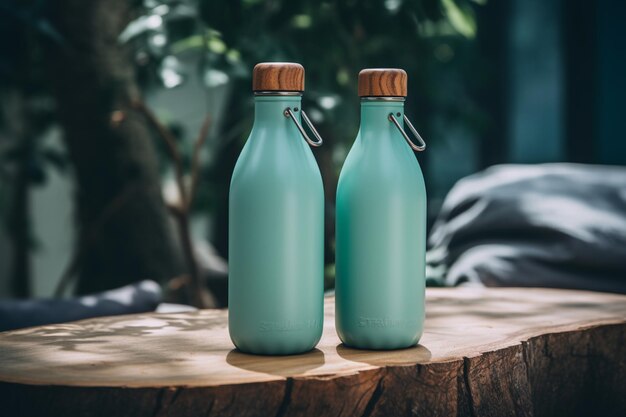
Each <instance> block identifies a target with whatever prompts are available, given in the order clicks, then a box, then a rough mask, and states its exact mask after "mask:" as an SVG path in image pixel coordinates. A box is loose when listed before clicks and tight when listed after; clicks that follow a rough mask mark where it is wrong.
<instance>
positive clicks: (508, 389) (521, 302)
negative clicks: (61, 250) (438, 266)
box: [0, 288, 626, 417]
mask: <svg viewBox="0 0 626 417" xmlns="http://www.w3.org/2000/svg"><path fill="white" fill-rule="evenodd" d="M334 324H335V323H334V298H332V297H327V298H326V301H325V323H324V335H323V337H322V340H321V342H320V344H319V345H318V347H317V349H315V350H314V351H312V352H309V353H307V354H304V355H295V356H287V357H264V356H254V355H247V354H243V353H240V352H238V351H235V350H233V345H232V344H231V342H230V339H229V337H228V330H227V311H225V310H204V311H198V312H187V313H177V314H156V313H152V314H139V315H130V316H117V317H105V318H97V319H90V320H84V321H80V322H74V323H68V324H58V325H50V326H43V327H35V328H29V329H23V330H17V331H12V332H5V333H0V361H1V362H0V404H1V405H2V406H4V408H1V407H2V406H0V416H3V415H33V416H48V415H59V416H60V415H64V416H70V415H81V416H135V417H137V416H197V415H202V416H231V415H232V416H287V415H288V416H292V415H293V416H295V415H311V416H352V415H356V416H403V415H416V416H423V415H441V416H456V415H463V416H465V415H467V416H507V415H518V416H532V415H537V416H548V415H589V413H592V414H594V415H616V416H618V415H626V296H622V295H613V294H603V293H591V292H583V291H567V290H551V289H518V288H510V289H482V288H456V289H428V290H427V318H426V328H425V333H424V336H423V338H422V340H421V341H420V345H419V346H416V347H414V348H410V349H404V350H398V351H387V352H385V351H362V350H355V349H350V348H347V347H345V346H343V345H341V344H340V341H339V339H338V337H337V335H336V333H335V328H334Z"/></svg>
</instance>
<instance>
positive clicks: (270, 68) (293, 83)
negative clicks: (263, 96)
mask: <svg viewBox="0 0 626 417" xmlns="http://www.w3.org/2000/svg"><path fill="white" fill-rule="evenodd" d="M252 90H253V91H304V67H303V66H302V65H300V64H296V63H293V62H262V63H260V64H256V65H255V66H254V70H253V71H252Z"/></svg>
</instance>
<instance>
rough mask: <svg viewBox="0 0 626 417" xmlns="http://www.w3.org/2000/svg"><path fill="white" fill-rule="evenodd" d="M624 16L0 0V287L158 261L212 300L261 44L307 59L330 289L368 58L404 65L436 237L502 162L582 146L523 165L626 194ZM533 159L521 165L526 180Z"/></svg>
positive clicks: (535, 3)
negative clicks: (456, 195)
mask: <svg viewBox="0 0 626 417" xmlns="http://www.w3.org/2000/svg"><path fill="white" fill-rule="evenodd" d="M624 16H626V3H625V2H620V1H617V0H614V1H613V0H598V1H594V2H583V1H582V0H572V1H568V2H566V1H564V0H370V1H356V0H340V1H312V0H302V1H294V0H290V1H287V0H268V1H263V0H243V1H232V0H228V1H227V0H224V1H215V0H213V1H209V0H197V1H194V0H180V1H168V0H143V1H140V0H91V1H84V0H57V1H51V0H3V1H2V2H1V3H0V220H1V224H0V297H2V298H29V297H37V298H39V297H53V296H56V297H67V296H70V295H72V294H86V293H94V292H100V291H104V290H108V289H113V288H118V287H121V286H124V285H127V284H131V283H134V282H137V281H140V280H144V279H151V280H154V281H157V282H159V283H160V284H161V286H162V288H163V293H164V299H166V300H169V301H172V302H177V303H183V304H193V305H197V306H200V305H202V306H213V307H219V306H224V304H225V294H226V282H227V259H228V253H227V247H228V245H227V242H228V235H227V232H228V218H227V214H228V204H227V203H228V188H229V181H230V176H231V173H232V170H233V167H234V164H235V161H236V159H237V157H238V155H239V152H240V150H241V148H242V146H243V144H244V143H245V140H246V138H247V135H248V133H249V131H250V128H251V124H252V119H253V101H252V92H251V72H252V68H253V66H254V65H255V64H256V63H258V62H263V61H293V62H299V63H301V64H302V65H304V67H305V69H306V92H305V95H304V102H303V106H304V108H305V110H306V111H307V112H308V114H309V115H310V116H311V119H312V120H313V122H314V123H315V124H316V126H317V127H318V130H319V131H320V133H321V135H322V137H323V138H324V140H325V144H324V146H323V147H321V148H319V149H314V151H313V152H314V153H315V156H316V158H317V161H318V163H319V166H320V169H321V171H322V175H323V178H324V183H325V193H326V199H327V216H326V222H327V227H326V260H325V261H326V275H327V276H326V287H327V288H332V286H333V280H334V249H333V248H334V216H333V210H334V199H335V191H336V190H335V187H336V182H337V178H338V174H339V170H340V168H341V165H342V163H343V160H344V158H345V157H346V155H347V152H348V151H349V149H350V146H351V144H352V141H353V140H354V138H355V136H356V133H357V129H358V124H359V100H358V97H357V93H356V80H357V74H358V72H359V70H360V69H362V68H366V67H398V68H403V69H405V70H406V71H407V73H408V75H409V96H408V100H407V103H406V107H407V114H408V115H409V116H410V118H411V119H412V121H413V122H414V124H415V126H416V127H417V128H418V130H419V131H420V132H421V133H422V135H423V136H424V137H425V138H426V140H427V141H428V145H429V147H428V150H427V151H426V152H424V153H422V154H419V155H417V158H418V160H419V163H420V165H421V167H422V169H423V171H424V175H425V177H426V182H427V190H428V194H429V213H428V217H429V228H431V227H434V228H435V229H437V227H439V232H437V231H436V230H435V231H434V237H432V238H431V247H434V248H435V249H436V247H437V246H438V245H439V243H440V241H441V239H439V240H438V238H437V237H438V236H439V237H441V234H442V233H443V234H445V233H444V232H442V231H441V230H442V229H441V228H442V226H441V225H442V224H443V223H445V222H446V217H445V216H443V217H442V214H441V210H442V207H443V208H444V211H445V208H446V204H447V203H444V201H446V200H445V199H446V196H447V195H448V193H449V191H450V190H451V189H452V187H453V186H454V185H455V184H456V183H457V181H458V180H460V179H462V178H464V177H466V176H468V175H472V174H475V173H478V172H481V171H483V170H484V169H486V168H488V167H490V166H492V165H496V164H543V163H552V162H574V163H582V164H594V167H593V169H592V171H593V172H592V174H590V175H588V174H587V173H586V171H584V169H585V168H584V167H585V166H586V165H562V164H557V165H533V166H536V167H542V168H541V169H544V168H545V169H546V170H547V171H546V172H547V174H546V175H549V176H550V175H552V177H551V178H554V175H557V176H559V178H562V179H564V181H566V180H567V179H569V180H573V181H574V185H573V189H574V190H579V191H580V189H578V188H576V185H575V184H576V181H579V182H581V184H582V182H584V181H587V180H586V179H588V178H592V177H593V175H596V176H597V177H599V178H600V179H601V178H609V177H610V179H611V181H612V183H614V184H616V185H615V187H613V188H612V189H611V190H609V191H606V193H609V194H610V193H614V194H611V195H612V196H614V195H617V196H619V199H618V200H619V201H618V202H617V203H616V204H617V205H618V206H619V207H621V208H624V207H623V201H624V198H625V197H624V188H623V187H622V186H621V185H620V181H619V180H618V178H624V177H619V175H623V171H622V170H621V168H620V167H619V166H620V165H623V164H625V163H626V140H624V139H625V138H624V132H625V131H626V117H624V115H623V113H624V107H623V104H622V100H623V97H624V96H625V95H626V77H625V76H624V75H625V74H626V53H625V50H624V44H625V43H624V41H625V40H626V25H624V24H623V17H624ZM597 164H602V165H613V166H614V167H613V168H611V169H609V168H607V169H608V171H598V170H597V169H599V168H598V167H597V166H595V165H597ZM512 167H518V168H519V167H521V166H519V165H514V166H512ZM551 167H552V168H555V169H557V171H558V173H557V174H554V173H552V174H551V172H552V171H550V169H552V168H551ZM570 168H571V169H573V170H574V171H572V172H571V173H570V172H569V171H562V170H563V169H570ZM559 170H560V171H559ZM487 172H488V173H489V172H492V171H487ZM497 172H500V173H502V171H497ZM497 172H496V173H497ZM515 172H517V171H510V172H509V171H507V174H506V175H505V177H506V178H509V179H510V178H511V176H512V175H513V176H515V175H517V174H515ZM524 172H526V171H524ZM533 172H534V171H533ZM492 174H493V172H492ZM484 175H487V174H484ZM519 175H521V176H522V177H524V178H525V179H526V180H528V179H529V177H528V175H527V174H524V173H522V174H519ZM542 175H544V173H543V172H541V173H537V175H535V174H533V175H531V176H532V177H533V179H532V181H534V182H533V184H535V185H537V184H539V186H538V187H535V189H541V184H547V183H545V182H542V181H543V180H542V178H543V177H542ZM471 178H476V177H471ZM480 178H484V177H480ZM537 181H539V182H537ZM600 181H601V180H600ZM465 184H466V185H467V182H466V183H465ZM507 184H508V183H507ZM550 184H553V183H550ZM558 184H561V183H558ZM622 184H624V187H626V183H622ZM587 185H588V189H589V190H591V191H589V193H591V192H592V190H593V189H595V188H596V186H595V185H594V183H589V184H587ZM568 186H572V184H571V181H570V182H568V183H567V185H566V186H563V187H565V188H567V187H568ZM507 187H508V186H507ZM507 187H505V188H507ZM555 187H556V189H557V190H558V189H561V188H563V187H561V186H560V185H557V186H555ZM548 188H549V187H548ZM507 189H509V188H507ZM513 189H515V190H519V188H513ZM550 189H552V188H550ZM586 189H587V188H586ZM585 193H586V191H583V192H581V193H578V194H579V199H580V200H582V201H587V202H589V201H590V200H591V201H593V199H594V197H593V194H585ZM606 193H605V194H603V196H604V197H606V196H607V195H608V194H606ZM488 194H489V190H487V191H485V193H484V195H488ZM514 194H518V192H517V191H516V192H515V193H514ZM604 197H602V198H604ZM477 198H478V197H477ZM507 198H509V200H507V201H509V202H512V201H513V200H510V198H517V195H515V196H512V197H511V196H509V197H507ZM607 198H608V200H607V201H612V202H615V201H617V200H616V199H615V198H613V197H610V198H609V197H607ZM603 201H604V200H603ZM450 204H451V205H454V204H455V203H454V201H452V202H451V203H450ZM512 205H513V204H512ZM563 207H566V209H565V210H566V214H567V215H568V216H569V217H574V220H576V221H575V222H574V223H573V224H576V225H580V221H579V220H580V219H581V218H582V217H577V214H576V213H577V212H576V211H575V209H574V211H571V210H570V208H571V206H568V205H567V204H565V205H564V206H563ZM577 207H578V206H577ZM448 209H449V210H448V211H447V213H453V212H455V211H454V208H453V207H452V206H450V207H448ZM610 210H613V208H611V209H610ZM558 211H559V210H558V209H557V212H558ZM580 212H581V213H583V212H584V213H587V212H585V211H584V210H583V211H580ZM612 213H613V214H615V212H614V211H612ZM518 214H519V213H518ZM559 214H563V213H557V215H556V217H562V216H559ZM515 215H516V214H512V215H511V216H515ZM581 216H583V217H584V215H583V214H581ZM616 216H617V217H616V220H615V221H616V222H617V223H614V224H612V225H609V226H607V228H604V229H602V230H603V231H604V232H607V231H608V232H607V233H609V232H610V233H609V234H610V236H609V237H608V240H609V241H611V242H612V243H611V245H612V246H611V247H613V249H615V247H616V245H617V246H619V245H621V244H622V243H623V240H620V239H621V238H620V237H619V236H617V237H615V235H614V234H615V233H617V232H619V233H621V232H622V231H623V229H620V227H622V226H623V222H621V221H623V217H624V216H626V214H625V212H624V211H622V212H621V215H620V214H619V213H618V214H617V215H616ZM511 218H513V217H511ZM600 218H603V217H600ZM437 219H439V220H437ZM590 219H595V217H590ZM620 219H621V220H620ZM620 222H621V223H620ZM592 223H593V224H597V222H595V220H593V221H592ZM528 224H530V226H532V225H533V224H536V222H532V221H531V222H529V223H527V225H528ZM437 225H439V226H437ZM541 227H542V230H545V228H546V226H545V225H542V226H541ZM576 227H580V226H576ZM499 230H500V229H499ZM572 230H580V228H578V229H572ZM492 231H493V230H492ZM501 231H502V230H501ZM446 233H449V230H448V231H447V232H446ZM503 233H504V232H503ZM503 233H500V234H499V235H498V236H499V237H502V236H503ZM479 234H480V233H479ZM526 235H527V234H525V236H526ZM570 235H571V234H570ZM605 235H606V234H605ZM605 235H603V236H605ZM507 236H508V235H506V233H504V237H505V240H507ZM550 236H552V235H550ZM620 236H621V235H620ZM570 237H571V236H570ZM541 239H544V240H545V239H547V238H545V237H542V238H541ZM443 240H444V241H446V239H445V238H444V239H443ZM449 240H450V239H448V240H447V242H449ZM479 240H480V239H479ZM582 241H584V242H586V243H588V244H597V242H594V241H593V239H591V240H590V239H588V238H585V237H583V238H582ZM438 242H439V243H438ZM524 242H527V240H524ZM439 246H441V245H439ZM444 246H445V245H444ZM577 247H578V246H577ZM618 255H619V256H621V255H620V254H619V253H616V254H615V256H616V257H617V256H618ZM572 257H575V252H574V255H571V256H570V257H569V258H568V259H571V258H572ZM509 258H510V256H509ZM455 259H456V258H455ZM620 259H623V258H620ZM435 263H436V262H435ZM444 263H445V262H444ZM452 263H453V262H452V261H450V262H448V264H446V265H445V268H443V272H441V273H440V274H439V278H437V273H434V274H433V276H434V278H433V280H432V281H429V283H430V284H433V285H446V284H450V285H456V284H458V283H459V282H456V281H455V282H450V281H449V280H446V278H445V274H446V271H448V270H449V269H450V268H452V267H453V265H452ZM548 263H549V262H548ZM544 264H545V262H544ZM513 265H518V263H517V264H516V262H513ZM616 265H617V264H616ZM552 266H553V265H552V264H551V267H552ZM575 266H576V265H572V264H567V265H566V268H565V270H568V269H567V268H569V270H570V271H572V270H575ZM589 267H590V266H589V265H587V264H585V265H582V266H581V268H583V269H585V271H587V272H588V271H589ZM434 268H435V269H433V270H431V272H433V271H435V272H436V271H441V269H437V266H435V267H434ZM610 268H611V271H610V274H613V275H616V274H617V275H620V274H622V271H623V270H620V269H619V265H617V266H615V265H613V266H611V267H610ZM526 271H527V270H526ZM466 275H467V274H466ZM620 276H621V278H620V279H621V280H622V282H623V277H624V275H620ZM478 280H482V281H483V282H487V281H486V280H484V279H482V278H481V277H478ZM461 281H472V278H471V277H470V278H466V279H464V280H461ZM494 282H495V281H492V282H491V283H492V284H493V285H497V283H495V284H494ZM511 284H512V285H513V284H514V285H519V282H513V283H511ZM531 284H532V285H536V283H531ZM531 284H529V285H531ZM522 285H523V284H522ZM539 285H541V282H539ZM548 285H549V286H553V285H552V284H548ZM563 286H566V287H567V286H571V285H563ZM574 286H578V287H585V285H582V286H580V285H574ZM592 287H593V286H592ZM603 289H607V288H604V287H603ZM612 289H613V290H615V288H608V290H612ZM617 291H621V290H619V289H618V290H617ZM199 292H201V295H200V296H199V295H198V293H199Z"/></svg>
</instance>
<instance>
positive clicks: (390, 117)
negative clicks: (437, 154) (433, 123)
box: [389, 113, 426, 152]
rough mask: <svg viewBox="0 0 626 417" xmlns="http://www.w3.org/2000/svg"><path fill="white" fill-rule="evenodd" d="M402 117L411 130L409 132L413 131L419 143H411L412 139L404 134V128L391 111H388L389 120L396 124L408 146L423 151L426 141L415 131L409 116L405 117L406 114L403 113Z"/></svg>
mask: <svg viewBox="0 0 626 417" xmlns="http://www.w3.org/2000/svg"><path fill="white" fill-rule="evenodd" d="M403 119H404V123H406V124H407V126H408V127H409V130H410V131H411V133H413V135H414V136H415V137H416V138H417V140H419V142H420V145H416V144H415V143H413V141H412V140H411V139H410V138H409V136H408V135H407V134H406V132H405V131H404V129H402V126H400V123H398V120H397V119H396V117H395V116H394V115H393V113H389V121H391V122H393V124H394V125H396V127H397V128H398V130H399V131H400V133H402V136H404V139H406V141H407V143H408V144H409V146H410V147H411V148H412V149H413V150H414V151H418V152H423V151H424V150H425V149H426V142H424V139H422V137H421V136H420V134H419V133H417V130H416V129H415V128H414V127H413V124H412V123H411V121H410V120H409V118H408V117H406V114H405V115H403Z"/></svg>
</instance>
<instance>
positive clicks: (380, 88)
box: [359, 68, 407, 97]
mask: <svg viewBox="0 0 626 417" xmlns="http://www.w3.org/2000/svg"><path fill="white" fill-rule="evenodd" d="M406 83H407V76H406V72H405V71H404V70H402V69H398V68H367V69H364V70H361V72H359V97H406Z"/></svg>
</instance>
